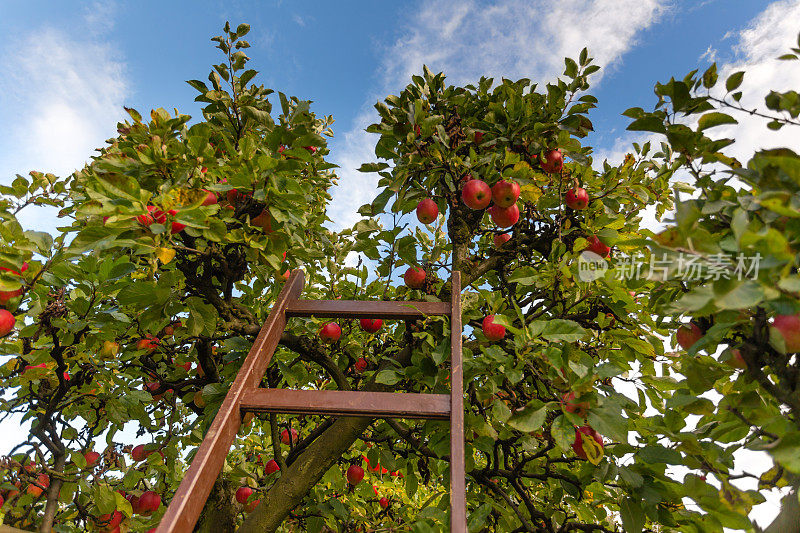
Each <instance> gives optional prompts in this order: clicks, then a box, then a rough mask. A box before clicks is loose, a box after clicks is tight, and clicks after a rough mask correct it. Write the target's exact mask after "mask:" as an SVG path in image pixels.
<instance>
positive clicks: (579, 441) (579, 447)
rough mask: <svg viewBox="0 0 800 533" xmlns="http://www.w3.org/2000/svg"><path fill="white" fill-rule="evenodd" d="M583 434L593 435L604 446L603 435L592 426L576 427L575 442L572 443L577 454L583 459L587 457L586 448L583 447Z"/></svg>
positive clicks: (601, 446)
mask: <svg viewBox="0 0 800 533" xmlns="http://www.w3.org/2000/svg"><path fill="white" fill-rule="evenodd" d="M581 434H584V435H588V436H589V437H592V438H593V439H594V440H595V441H596V442H597V444H599V445H600V448H603V437H601V436H600V434H599V433H598V432H597V431H595V430H594V429H593V428H592V427H590V426H581V427H579V428H576V429H575V442H573V443H572V449H573V450H575V455H577V456H578V457H580V458H581V459H586V450H584V449H583V438H582V437H581Z"/></svg>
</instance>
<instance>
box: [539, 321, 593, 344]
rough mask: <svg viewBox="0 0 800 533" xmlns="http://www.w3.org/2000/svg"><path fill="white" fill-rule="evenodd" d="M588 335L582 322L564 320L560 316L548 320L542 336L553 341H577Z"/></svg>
mask: <svg viewBox="0 0 800 533" xmlns="http://www.w3.org/2000/svg"><path fill="white" fill-rule="evenodd" d="M585 335H586V330H584V329H583V328H582V327H581V326H580V324H578V323H577V322H573V321H572V320H562V319H560V318H557V319H554V320H548V321H547V325H546V326H545V327H544V331H542V337H544V338H545V339H546V340H548V341H552V342H559V341H564V342H577V341H579V340H581V339H582V338H583V337H584V336H585Z"/></svg>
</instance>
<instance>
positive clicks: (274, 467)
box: [264, 459, 281, 474]
mask: <svg viewBox="0 0 800 533" xmlns="http://www.w3.org/2000/svg"><path fill="white" fill-rule="evenodd" d="M280 469H281V467H280V466H278V462H277V461H276V460H275V459H270V460H269V461H267V464H266V465H264V472H265V473H267V474H274V473H275V472H277V471H278V470H280Z"/></svg>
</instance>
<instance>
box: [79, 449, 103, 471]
mask: <svg viewBox="0 0 800 533" xmlns="http://www.w3.org/2000/svg"><path fill="white" fill-rule="evenodd" d="M83 458H84V459H86V467H87V468H92V467H93V466H94V465H96V464H97V462H98V461H99V460H100V454H99V453H97V452H95V451H90V452H86V453H85V454H83Z"/></svg>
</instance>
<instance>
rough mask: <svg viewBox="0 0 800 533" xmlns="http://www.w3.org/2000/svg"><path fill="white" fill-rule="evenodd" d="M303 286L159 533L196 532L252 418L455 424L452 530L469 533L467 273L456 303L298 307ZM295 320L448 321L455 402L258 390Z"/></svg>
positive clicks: (226, 405)
mask: <svg viewBox="0 0 800 533" xmlns="http://www.w3.org/2000/svg"><path fill="white" fill-rule="evenodd" d="M303 284H304V274H303V271H302V270H294V271H292V273H291V275H290V276H289V279H288V280H287V281H286V284H285V285H284V287H283V290H281V292H280V294H279V295H278V299H277V301H276V302H275V305H274V306H273V308H272V311H271V312H270V314H269V316H268V317H267V320H266V322H264V325H263V326H262V328H261V331H260V332H259V333H258V336H257V337H256V340H255V342H254V343H253V347H252V348H250V352H249V353H248V354H247V358H246V359H245V361H244V364H242V367H241V369H240V370H239V373H238V374H237V376H236V379H235V380H234V382H233V384H232V385H231V388H230V389H229V390H228V394H227V395H226V396H225V400H224V401H223V402H222V406H221V407H220V409H219V411H218V412H217V416H216V417H215V418H214V422H213V423H212V425H211V428H210V429H209V430H208V433H206V436H205V438H204V439H203V442H202V443H201V444H200V448H199V449H198V450H197V453H196V454H195V456H194V460H193V461H192V464H191V465H190V466H189V469H188V470H187V471H186V474H185V475H184V477H183V480H182V481H181V484H180V486H179V487H178V490H177V492H175V495H174V496H173V497H172V500H171V502H170V505H169V508H168V509H167V512H166V513H165V514H164V517H163V518H162V519H161V523H160V524H159V526H158V529H157V530H156V533H190V532H191V531H192V530H193V529H194V526H195V524H196V523H197V519H198V518H199V516H200V512H201V510H202V509H203V504H204V503H205V501H206V499H208V495H209V494H210V493H211V488H212V486H213V485H214V481H215V480H216V479H217V476H218V475H219V473H220V471H221V470H222V466H223V464H224V462H225V457H226V456H227V455H228V451H229V450H230V447H231V444H233V441H234V439H235V438H236V433H237V432H238V431H239V428H240V427H241V425H242V416H243V414H244V413H247V412H259V413H265V412H268V413H292V414H311V415H333V416H372V417H376V418H422V419H433V420H450V531H451V532H453V533H466V532H467V517H466V489H465V476H464V393H463V369H462V366H461V358H462V354H461V273H460V272H458V271H456V272H453V276H452V286H453V289H452V298H451V301H450V303H447V302H385V301H355V300H299V299H298V297H299V296H300V293H301V292H302V290H303ZM293 316H301V317H310V316H314V317H318V318H382V319H390V320H391V319H395V320H397V319H399V320H403V319H414V318H424V317H426V316H450V361H451V364H450V387H451V390H450V395H449V396H448V395H446V394H414V393H393V392H365V391H319V390H287V389H263V388H260V387H259V384H260V383H261V379H262V377H263V376H264V373H265V372H266V371H267V367H268V366H269V363H270V360H271V359H272V355H273V354H274V353H275V349H276V348H277V346H278V341H279V340H280V338H281V335H282V333H283V330H284V328H285V327H286V321H287V319H288V318H290V317H293Z"/></svg>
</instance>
